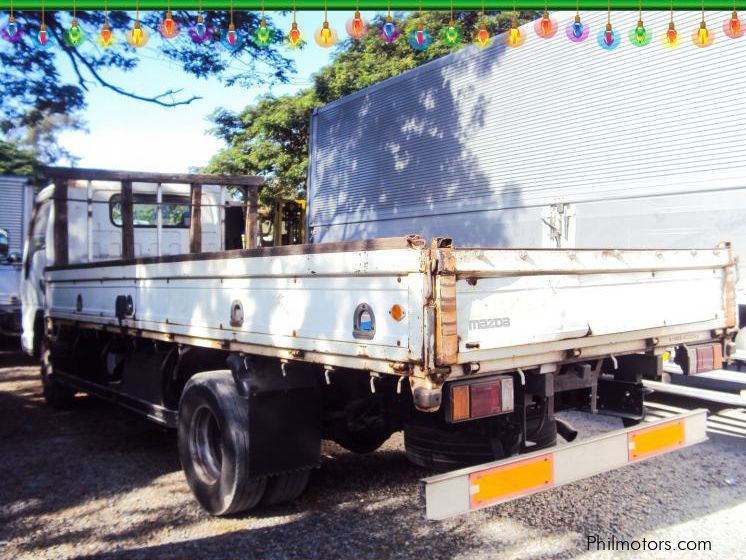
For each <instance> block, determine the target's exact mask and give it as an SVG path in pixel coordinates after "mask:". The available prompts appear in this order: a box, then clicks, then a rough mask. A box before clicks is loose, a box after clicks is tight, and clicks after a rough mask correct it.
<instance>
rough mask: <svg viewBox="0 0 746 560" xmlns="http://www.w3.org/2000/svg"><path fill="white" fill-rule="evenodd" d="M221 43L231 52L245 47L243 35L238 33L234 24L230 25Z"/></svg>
mask: <svg viewBox="0 0 746 560" xmlns="http://www.w3.org/2000/svg"><path fill="white" fill-rule="evenodd" d="M220 43H221V44H222V45H223V46H224V47H225V48H226V49H228V50H229V51H235V50H237V49H239V48H240V47H241V45H243V40H241V35H239V34H238V31H236V26H235V25H234V24H232V23H231V24H229V25H228V31H227V32H226V33H225V34H223V36H222V37H220ZM259 46H261V45H259Z"/></svg>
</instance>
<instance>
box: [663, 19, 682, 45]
mask: <svg viewBox="0 0 746 560" xmlns="http://www.w3.org/2000/svg"><path fill="white" fill-rule="evenodd" d="M663 45H664V46H666V47H669V48H673V47H678V46H679V33H678V31H676V25H674V23H673V19H671V21H670V22H669V23H668V29H667V30H666V34H665V35H664V36H663Z"/></svg>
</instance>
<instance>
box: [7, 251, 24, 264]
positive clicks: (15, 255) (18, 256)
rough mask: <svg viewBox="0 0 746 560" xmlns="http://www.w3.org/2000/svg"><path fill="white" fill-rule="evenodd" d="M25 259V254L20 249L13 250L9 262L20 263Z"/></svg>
mask: <svg viewBox="0 0 746 560" xmlns="http://www.w3.org/2000/svg"><path fill="white" fill-rule="evenodd" d="M22 260H23V255H21V253H19V252H18V251H13V252H12V253H11V254H10V255H8V262H9V263H10V264H20V263H21V261H22Z"/></svg>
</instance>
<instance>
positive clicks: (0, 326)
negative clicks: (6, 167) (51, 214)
mask: <svg viewBox="0 0 746 560" xmlns="http://www.w3.org/2000/svg"><path fill="white" fill-rule="evenodd" d="M32 188H33V187H32V186H31V184H30V183H29V181H28V179H27V178H26V177H18V176H15V175H0V336H6V337H13V338H17V337H18V336H19V335H20V334H21V293H20V289H21V252H22V251H23V240H24V238H25V233H26V226H27V225H28V222H29V218H30V216H31V208H32V207H33V205H34V194H33V190H32Z"/></svg>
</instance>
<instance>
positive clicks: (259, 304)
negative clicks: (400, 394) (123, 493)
mask: <svg viewBox="0 0 746 560" xmlns="http://www.w3.org/2000/svg"><path fill="white" fill-rule="evenodd" d="M734 267H735V259H734V256H733V254H732V251H731V249H730V247H729V246H727V245H723V246H721V247H719V248H715V249H704V250H688V251H664V250H660V251H655V250H641V251H633V250H626V251H616V250H562V249H555V250H531V249H525V250H523V249H458V248H453V247H451V246H450V244H449V243H448V242H447V241H445V242H443V241H442V240H441V241H440V242H434V243H433V245H432V246H431V247H426V246H425V244H424V242H423V241H422V240H421V239H420V238H419V237H417V236H410V237H401V238H387V239H378V240H373V241H369V242H350V243H330V244H316V245H298V246H291V247H281V248H272V249H255V250H248V251H227V252H222V253H201V254H194V255H178V256H172V257H154V258H141V259H134V260H131V261H112V262H99V263H83V264H77V265H68V266H60V267H49V268H47V270H46V276H47V288H46V290H47V298H48V310H49V311H48V318H49V319H51V324H52V325H53V324H54V323H55V322H62V323H71V322H72V323H75V324H76V325H77V326H79V327H87V328H91V329H104V330H110V331H118V330H127V331H129V332H131V333H134V334H137V335H138V336H142V337H150V338H155V339H161V340H168V341H174V342H184V343H189V344H194V345H202V346H208V347H215V348H223V349H226V350H234V351H243V352H247V353H255V354H260V355H267V356H276V357H280V358H285V359H294V360H305V361H310V362H315V363H323V364H325V365H329V366H332V367H334V366H339V367H352V368H355V369H362V370H368V371H372V372H378V373H382V374H397V375H414V376H425V375H426V374H427V373H428V372H432V371H434V370H438V371H439V372H441V373H445V374H451V375H460V374H461V373H462V372H463V371H465V370H467V369H468V370H469V371H472V372H475V373H476V372H495V371H502V370H511V369H512V370H515V369H516V368H527V367H533V366H542V365H545V364H553V363H558V362H563V361H568V360H570V361H572V360H573V359H578V358H580V357H583V358H587V357H589V356H607V355H622V354H629V353H633V352H639V351H645V350H651V349H654V348H657V347H661V348H663V347H666V346H670V345H674V344H681V343H687V342H694V341H699V340H709V339H712V338H713V336H714V334H713V333H716V332H718V331H719V332H721V333H722V332H723V330H725V329H729V328H732V327H734V326H735V309H734V305H735V300H734V298H735V294H734V282H735V278H734V270H735V269H734ZM118 296H124V297H127V296H129V297H131V300H132V309H131V313H130V314H128V315H127V316H120V317H117V313H116V299H117V297H118ZM237 301H239V302H241V305H242V307H243V323H242V324H241V325H236V324H234V325H231V308H232V305H233V304H234V302H237ZM362 303H365V304H367V305H368V306H369V308H370V309H371V310H372V311H373V315H374V317H375V319H374V321H375V331H374V335H373V336H372V338H369V339H366V338H356V336H355V334H354V333H353V314H354V312H355V309H356V306H358V305H360V304H362ZM394 305H399V306H400V307H401V309H402V310H403V312H404V313H403V318H401V319H400V320H398V321H397V320H395V319H394V318H393V317H392V307H393V306H394ZM467 364H469V366H468V368H467V367H464V368H462V367H459V366H460V365H464V366H466V365H467Z"/></svg>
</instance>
